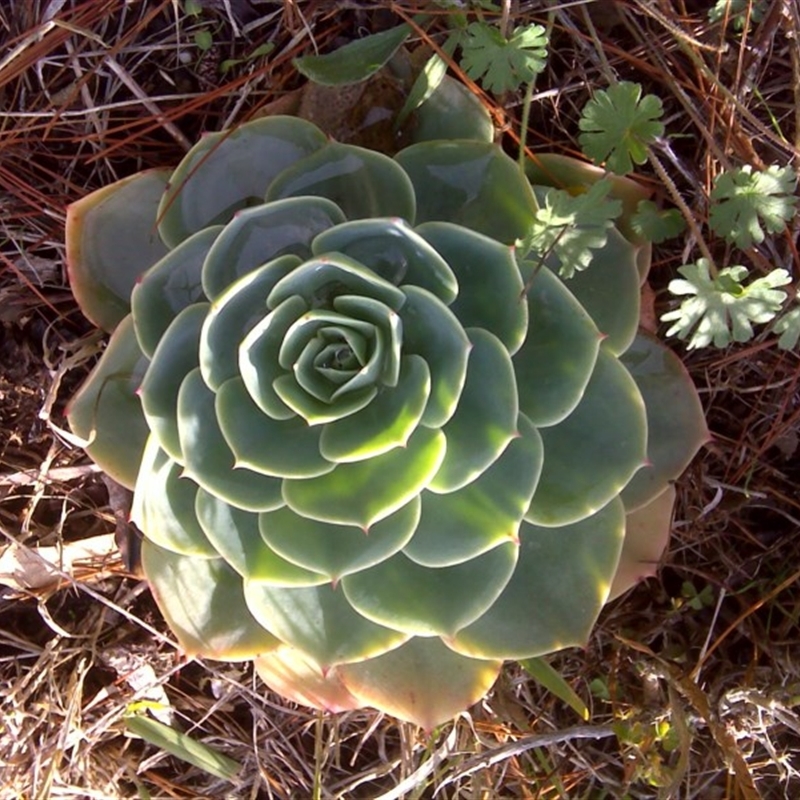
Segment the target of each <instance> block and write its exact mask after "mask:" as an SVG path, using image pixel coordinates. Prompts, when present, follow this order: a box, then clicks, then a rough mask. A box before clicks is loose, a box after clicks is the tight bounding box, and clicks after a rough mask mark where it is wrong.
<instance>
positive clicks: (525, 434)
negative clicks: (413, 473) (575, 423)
mask: <svg viewBox="0 0 800 800" xmlns="http://www.w3.org/2000/svg"><path fill="white" fill-rule="evenodd" d="M519 430H520V436H518V437H517V438H516V439H512V440H511V442H510V443H509V445H508V447H506V449H505V451H504V452H503V454H502V455H501V456H500V458H498V459H497V461H495V462H494V464H492V465H491V466H490V467H488V468H487V469H486V471H485V472H483V473H482V474H481V475H480V477H478V478H477V479H476V480H474V481H473V482H472V483H470V484H469V485H468V486H465V487H464V488H463V489H459V490H458V491H456V492H452V493H450V494H434V493H433V492H427V491H425V492H423V493H422V498H421V499H422V518H421V519H420V522H419V525H418V526H417V529H416V531H415V533H414V538H413V539H411V541H410V542H409V543H408V544H407V545H406V547H405V549H404V550H403V552H404V553H405V554H406V555H407V556H408V557H409V558H410V559H411V560H412V561H416V562H417V563H418V564H422V565H423V566H427V567H444V566H449V565H451V564H457V563H459V562H461V561H464V560H466V559H468V558H474V557H475V556H477V555H480V554H481V553H483V552H486V551H487V550H490V549H491V548H493V547H496V546H497V545H498V544H500V543H501V542H508V541H516V539H517V536H518V531H519V524H520V522H521V521H522V518H523V516H524V515H525V513H526V512H527V510H528V507H529V506H530V503H531V498H532V497H533V493H534V491H535V489H536V484H537V483H538V481H539V475H540V473H541V470H542V461H543V455H544V453H543V447H542V439H541V436H540V435H539V433H538V432H537V430H536V428H534V427H533V425H531V423H530V421H529V420H528V419H527V418H526V417H524V416H520V418H519ZM370 536H372V532H370Z"/></svg>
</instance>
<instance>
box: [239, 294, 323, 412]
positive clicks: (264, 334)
mask: <svg viewBox="0 0 800 800" xmlns="http://www.w3.org/2000/svg"><path fill="white" fill-rule="evenodd" d="M307 309H308V305H307V304H306V303H305V302H304V301H303V299H302V298H300V297H298V296H296V295H295V296H293V297H288V298H287V299H286V300H284V301H283V302H282V303H280V304H278V305H277V306H275V308H274V309H273V310H272V311H271V312H270V313H269V314H267V315H266V316H265V317H264V318H263V319H262V320H261V321H260V322H258V323H257V324H256V325H254V326H253V328H252V329H251V330H250V331H249V333H247V335H246V336H245V337H244V338H243V339H242V341H241V343H240V344H239V363H238V367H239V374H240V375H241V377H242V380H243V381H244V385H245V388H246V389H247V392H248V394H249V395H250V397H251V399H252V400H253V402H254V403H255V404H256V405H257V406H258V407H259V408H260V409H261V410H262V411H263V412H264V413H265V414H266V415H267V416H268V417H272V418H273V419H289V418H291V417H293V416H294V415H295V413H296V412H295V411H294V410H292V408H290V407H289V406H287V405H286V403H284V401H283V400H282V399H281V398H280V396H279V395H278V393H277V391H276V390H275V387H274V385H273V384H274V382H275V381H276V380H278V378H277V377H276V376H282V371H281V368H280V365H279V363H278V354H279V352H280V349H281V345H282V343H283V337H284V335H285V334H286V331H288V330H289V328H290V327H291V326H292V324H293V323H294V322H296V321H297V320H298V319H299V318H300V317H301V316H302V314H303V313H304V312H305V311H306V310H307ZM226 374H227V373H226Z"/></svg>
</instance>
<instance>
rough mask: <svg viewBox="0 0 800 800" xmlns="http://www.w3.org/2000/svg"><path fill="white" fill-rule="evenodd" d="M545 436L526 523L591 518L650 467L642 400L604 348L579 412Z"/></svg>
mask: <svg viewBox="0 0 800 800" xmlns="http://www.w3.org/2000/svg"><path fill="white" fill-rule="evenodd" d="M540 433H541V434H542V439H543V440H544V468H543V470H542V477H541V479H540V480H539V487H538V488H537V490H536V494H535V495H534V496H533V502H532V503H531V507H530V510H529V511H528V514H527V515H526V517H525V518H526V519H527V520H528V521H529V522H532V523H534V524H537V525H543V526H550V525H553V526H562V525H567V524H569V523H571V522H577V521H578V520H581V519H584V518H585V517H587V516H590V515H591V514H593V513H594V512H595V511H597V510H598V509H600V508H602V507H603V506H604V505H605V504H606V503H608V502H609V501H610V500H611V499H612V498H614V497H615V496H616V495H617V494H618V493H619V492H620V491H621V490H622V489H623V488H624V486H625V485H626V484H627V483H628V481H629V480H630V479H631V477H632V476H633V474H634V472H636V470H637V469H639V468H640V467H641V466H642V465H643V464H644V463H645V453H646V447H647V420H646V416H645V408H644V402H643V400H642V396H641V394H640V393H639V390H638V388H637V386H636V384H635V383H634V381H633V378H631V376H630V374H629V373H628V371H627V370H626V369H625V367H623V366H622V364H620V362H619V361H618V360H617V359H616V358H615V357H614V356H612V355H611V354H610V353H608V352H607V351H606V350H605V349H603V348H601V350H600V355H599V357H598V359H597V365H596V366H595V370H594V372H593V373H592V378H591V380H590V381H589V385H588V386H587V387H586V392H585V393H584V395H583V398H582V399H581V402H580V403H579V404H578V406H577V408H576V409H575V410H574V411H573V412H572V414H570V415H569V417H567V418H566V419H565V420H564V421H563V422H561V423H560V424H559V425H556V426H554V427H551V428H542V429H541V431H540Z"/></svg>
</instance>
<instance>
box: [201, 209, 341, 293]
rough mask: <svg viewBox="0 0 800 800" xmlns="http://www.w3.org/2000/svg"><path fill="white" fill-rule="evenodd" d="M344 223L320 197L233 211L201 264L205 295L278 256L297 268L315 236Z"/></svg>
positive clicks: (217, 290)
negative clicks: (291, 258) (293, 261)
mask: <svg viewBox="0 0 800 800" xmlns="http://www.w3.org/2000/svg"><path fill="white" fill-rule="evenodd" d="M344 221H345V217H344V214H343V213H342V211H341V209H340V208H339V207H338V206H337V205H336V204H335V203H332V202H331V201H330V200H327V199H325V198H324V197H290V198H287V199H286V200H278V201H275V202H274V203H266V204H265V205H261V206H256V207H255V208H246V209H242V210H241V211H238V212H237V213H236V215H235V216H234V218H233V219H232V220H231V221H230V222H229V223H228V224H227V225H226V226H225V228H224V231H223V233H222V234H221V235H220V236H219V238H218V239H217V240H216V242H214V244H213V246H212V247H211V250H210V252H209V253H208V257H207V258H206V260H205V263H204V265H203V288H204V289H205V292H206V294H207V295H208V297H209V298H210V299H211V300H217V299H219V297H220V295H222V294H223V293H224V292H225V291H226V290H227V289H228V287H230V286H231V285H232V284H233V283H234V282H235V281H236V280H237V279H238V278H241V277H242V276H243V275H247V274H248V273H250V272H252V271H253V270H254V269H256V268H258V267H261V266H262V265H263V264H266V263H267V262H268V261H272V260H273V259H278V258H279V257H281V256H287V255H292V256H295V257H297V261H296V263H297V264H299V263H300V261H301V259H306V258H308V257H309V256H310V255H311V242H312V240H313V239H314V237H315V236H316V235H317V234H318V233H321V232H322V231H324V230H327V229H328V228H331V227H333V226H334V225H338V224H340V223H342V222H344ZM284 263H286V262H285V261H284Z"/></svg>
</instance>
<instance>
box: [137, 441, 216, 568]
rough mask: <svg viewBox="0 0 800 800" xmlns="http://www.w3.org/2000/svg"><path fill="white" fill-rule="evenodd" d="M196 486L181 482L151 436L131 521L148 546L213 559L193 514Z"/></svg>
mask: <svg viewBox="0 0 800 800" xmlns="http://www.w3.org/2000/svg"><path fill="white" fill-rule="evenodd" d="M196 496H197V484H196V483H194V482H193V481H190V480H187V479H186V478H181V468H180V465H178V464H176V463H175V462H174V461H173V460H172V459H171V458H170V457H169V456H168V455H167V454H166V453H165V452H164V451H163V450H162V449H161V448H160V447H159V444H158V439H156V437H155V436H151V437H150V439H149V440H148V442H147V447H146V448H145V451H144V456H143V458H142V466H141V468H140V470H139V478H138V480H137V481H136V492H135V493H134V503H133V508H132V509H131V520H132V521H133V522H135V523H136V524H137V525H138V526H139V529H140V530H143V531H147V537H148V538H149V539H150V541H151V542H153V543H155V544H157V545H158V546H159V547H163V548H165V549H166V550H171V551H172V552H173V553H178V554H180V555H184V556H196V557H198V558H216V557H218V556H219V555H220V554H219V553H218V552H217V551H216V549H215V548H214V546H213V545H212V544H211V542H209V541H208V538H207V537H206V535H205V533H204V532H203V529H202V528H201V527H200V525H199V524H198V523H197V517H196V516H195V513H194V503H195V497H196Z"/></svg>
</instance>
